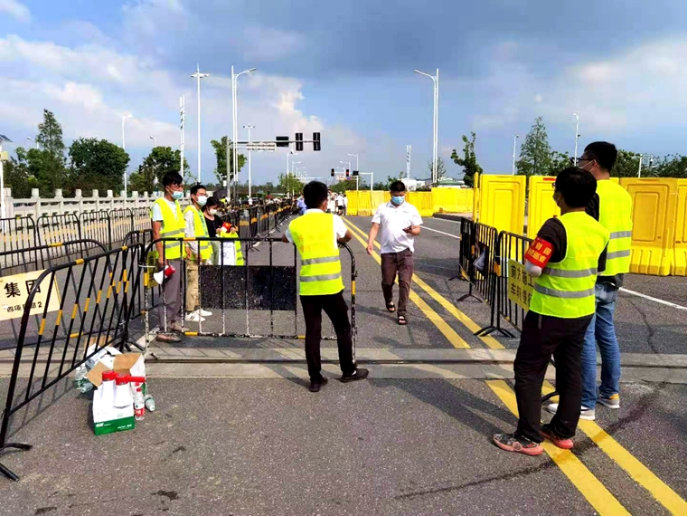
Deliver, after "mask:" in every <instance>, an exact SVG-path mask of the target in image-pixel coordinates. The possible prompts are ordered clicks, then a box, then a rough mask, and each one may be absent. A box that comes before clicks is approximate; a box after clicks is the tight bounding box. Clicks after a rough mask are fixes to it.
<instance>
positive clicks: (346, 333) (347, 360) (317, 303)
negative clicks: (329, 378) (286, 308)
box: [301, 291, 356, 380]
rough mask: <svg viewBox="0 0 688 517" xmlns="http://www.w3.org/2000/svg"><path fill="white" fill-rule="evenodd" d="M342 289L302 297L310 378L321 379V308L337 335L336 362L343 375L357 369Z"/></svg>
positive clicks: (347, 309)
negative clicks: (337, 361) (337, 357)
mask: <svg viewBox="0 0 688 517" xmlns="http://www.w3.org/2000/svg"><path fill="white" fill-rule="evenodd" d="M343 293H344V291H341V292H339V293H337V294H325V295H317V296H301V306H302V307H303V315H304V317H305V319H306V362H307V363H308V375H309V376H310V378H311V380H320V378H321V377H322V375H321V374H320V369H321V363H320V340H321V339H322V311H325V314H327V316H328V318H330V321H331V322H332V325H333V326H334V331H335V333H336V334H337V348H338V349H339V365H340V366H341V368H342V373H343V374H344V375H351V374H352V373H353V372H354V371H355V370H356V364H355V362H354V351H353V344H352V341H351V323H349V307H348V306H347V305H346V301H345V300H344V294H343Z"/></svg>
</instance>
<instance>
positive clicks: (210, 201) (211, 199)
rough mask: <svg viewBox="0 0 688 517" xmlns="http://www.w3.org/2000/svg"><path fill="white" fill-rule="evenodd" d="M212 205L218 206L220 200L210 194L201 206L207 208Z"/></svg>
mask: <svg viewBox="0 0 688 517" xmlns="http://www.w3.org/2000/svg"><path fill="white" fill-rule="evenodd" d="M214 206H220V201H219V200H218V199H217V198H216V197H215V196H210V197H209V198H208V201H206V202H205V206H204V207H203V208H205V209H206V210H207V209H209V208H212V207H214Z"/></svg>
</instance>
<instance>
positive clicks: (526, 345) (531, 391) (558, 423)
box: [514, 311, 592, 443]
mask: <svg viewBox="0 0 688 517" xmlns="http://www.w3.org/2000/svg"><path fill="white" fill-rule="evenodd" d="M591 320H592V315H590V316H585V317H583V318H573V319H564V318H555V317H553V316H543V315H541V314H538V313H536V312H533V311H529V312H528V314H526V317H525V319H524V321H523V332H522V333H521V342H520V343H519V345H518V352H517V353H516V360H515V361H514V377H515V379H516V384H515V391H516V402H517V403H518V415H519V419H518V428H517V430H516V432H517V433H518V434H520V435H521V436H525V437H526V438H528V439H529V440H532V441H534V442H538V443H539V442H542V436H541V435H540V414H541V409H542V408H541V406H542V402H541V400H542V382H543V381H544V379H545V373H546V372H547V365H548V363H549V359H550V357H551V356H552V355H553V356H554V361H555V363H556V369H557V377H556V384H557V392H558V393H559V409H558V410H557V414H556V415H554V418H552V422H551V425H552V430H553V432H554V433H556V434H557V435H558V436H560V437H561V438H572V437H573V436H574V435H575V434H576V426H577V425H578V419H579V418H580V408H581V393H582V387H581V353H582V351H583V342H584V341H585V331H586V330H587V328H588V325H589V324H590V321H591Z"/></svg>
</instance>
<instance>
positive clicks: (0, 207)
mask: <svg viewBox="0 0 688 517" xmlns="http://www.w3.org/2000/svg"><path fill="white" fill-rule="evenodd" d="M4 142H8V143H11V142H12V140H10V139H9V138H7V137H6V136H5V135H0V217H1V218H2V219H4V218H5V172H4V171H3V168H2V144H3V143H4ZM4 229H5V228H4V226H3V230H4Z"/></svg>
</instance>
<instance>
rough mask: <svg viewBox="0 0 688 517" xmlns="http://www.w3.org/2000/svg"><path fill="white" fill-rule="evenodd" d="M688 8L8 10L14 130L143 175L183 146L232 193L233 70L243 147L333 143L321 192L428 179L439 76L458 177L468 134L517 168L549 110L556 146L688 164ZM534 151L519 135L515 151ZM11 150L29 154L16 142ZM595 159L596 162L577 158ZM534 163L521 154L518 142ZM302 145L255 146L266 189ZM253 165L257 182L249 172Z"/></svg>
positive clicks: (355, 3)
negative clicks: (227, 144)
mask: <svg viewBox="0 0 688 517" xmlns="http://www.w3.org/2000/svg"><path fill="white" fill-rule="evenodd" d="M686 59H687V56H686V2H678V1H676V0H653V1H652V2H647V1H646V0H624V1H622V0H608V1H605V2H599V1H595V0H579V1H577V2H551V1H540V0H529V1H527V2H523V1H517V0H493V1H487V0H486V1H468V0H466V1H462V2H457V1H455V0H425V1H424V2H419V1H417V0H414V1H411V0H396V1H392V0H360V1H359V0H351V1H347V0H341V1H338V2H323V1H322V0H317V1H316V0H298V1H295V0H292V1H277V0H260V1H256V0H232V1H226V0H195V1H191V0H133V1H125V2H117V1H114V0H103V1H98V2H93V1H92V0H0V134H4V135H7V136H8V137H9V138H11V139H12V140H13V141H14V143H15V145H24V146H26V145H32V142H31V141H29V140H28V138H29V137H30V138H34V137H35V135H36V133H37V125H38V123H39V122H40V121H41V119H42V113H43V109H44V108H45V109H49V110H51V111H53V112H54V113H55V115H56V117H57V119H58V121H59V122H60V123H61V124H62V127H63V131H64V137H65V141H66V143H67V144H69V142H71V141H72V140H73V139H75V138H78V137H97V138H105V139H108V140H110V141H112V142H114V143H116V144H118V145H121V144H122V122H121V120H122V115H123V114H127V113H130V114H132V118H129V119H127V120H126V123H125V138H126V150H127V152H129V153H130V155H131V158H132V161H131V164H130V170H134V169H135V167H136V166H138V164H140V163H141V161H142V159H143V158H144V157H145V156H146V155H147V154H148V152H150V149H151V147H152V146H153V143H154V141H153V140H152V139H151V137H154V138H155V143H156V144H157V145H166V146H171V147H172V148H175V149H176V148H178V147H179V144H180V139H181V135H180V128H179V98H180V96H182V95H183V96H185V100H186V128H185V156H186V158H187V160H188V162H189V165H190V166H191V169H192V172H193V174H194V176H195V175H196V174H197V171H198V166H197V159H198V152H199V145H198V140H197V127H198V115H199V112H198V109H197V93H196V86H197V85H196V81H195V80H194V79H193V78H191V77H190V75H191V74H192V73H194V72H195V70H196V66H197V64H198V65H199V66H200V70H201V72H203V73H208V74H210V76H209V77H208V78H206V79H203V80H202V81H201V103H202V104H201V112H200V115H201V137H202V138H201V145H200V151H201V157H202V160H201V177H202V180H203V181H205V182H211V181H212V182H214V181H216V179H215V175H214V173H213V170H214V168H215V156H214V152H213V149H212V147H211V145H210V140H211V139H219V138H220V137H221V136H222V135H226V134H229V135H230V136H231V127H232V123H231V120H232V109H231V105H232V104H231V67H232V66H234V68H235V71H237V72H239V71H242V70H245V69H248V68H253V67H255V68H257V70H256V72H254V73H253V74H250V75H249V74H244V75H242V76H241V77H239V79H238V125H239V138H240V139H242V140H245V139H246V138H247V133H246V130H245V129H243V126H244V125H247V124H251V125H253V126H255V129H253V130H252V139H254V140H274V138H275V136H277V135H289V136H291V137H292V138H293V135H294V133H295V132H303V133H304V136H305V138H306V139H309V138H310V137H311V135H312V133H313V132H316V131H317V132H320V133H321V139H322V151H320V152H314V151H313V150H312V147H311V146H310V145H308V144H306V147H305V150H304V152H303V153H300V154H299V155H297V156H296V157H295V158H294V161H296V162H301V163H299V164H296V165H295V166H296V167H299V168H301V169H302V170H303V172H304V173H305V174H306V175H307V176H309V177H311V178H317V177H319V178H320V179H322V180H326V179H329V171H330V169H331V168H333V167H340V166H342V165H341V163H340V162H341V161H348V160H351V161H352V163H351V169H355V168H356V163H355V162H356V158H355V157H353V158H352V157H349V156H348V155H349V154H356V153H357V154H358V156H359V164H358V168H359V170H360V171H363V172H373V173H374V174H375V180H376V181H378V179H379V180H386V178H387V176H390V175H398V173H399V172H400V171H402V170H405V168H406V146H407V145H411V146H412V159H411V171H412V176H413V177H416V178H427V177H429V172H428V163H429V162H430V160H431V158H432V113H433V92H432V81H431V80H430V79H429V78H427V77H423V76H420V75H418V74H415V73H414V72H413V70H414V69H420V70H423V71H425V72H428V73H431V74H433V73H434V71H435V70H436V69H439V74H440V81H439V155H440V157H441V158H442V159H443V160H444V161H445V164H446V167H447V171H448V176H451V177H458V176H460V171H461V169H460V167H458V166H457V165H455V164H454V163H453V162H452V161H451V159H450V156H451V153H452V149H454V148H458V149H459V150H460V149H461V148H462V143H461V136H462V135H464V134H469V133H470V132H471V131H475V132H476V134H477V142H476V153H477V158H478V162H479V163H480V164H481V166H482V167H483V168H484V170H485V171H486V172H488V173H495V174H502V173H507V174H508V173H510V172H511V163H512V145H513V138H514V136H515V135H518V136H519V139H518V141H520V142H522V141H523V139H524V138H525V135H526V133H527V132H528V130H529V128H530V126H531V125H532V123H533V121H534V119H535V118H536V117H538V116H542V117H543V118H544V122H545V125H546V127H547V131H548V135H549V141H550V144H551V146H552V148H553V150H558V151H561V152H568V153H569V154H570V155H572V154H573V152H574V143H575V133H576V130H575V127H576V126H575V118H574V117H573V113H574V112H576V113H578V114H579V117H580V128H579V134H580V135H581V136H580V142H579V145H580V147H581V148H582V147H584V146H585V143H587V142H591V141H595V140H607V141H611V142H614V143H616V144H617V146H618V147H620V148H623V149H628V150H633V151H636V152H644V153H652V154H655V155H664V154H668V153H681V154H686V137H687V135H686V113H687V105H686V97H687V90H686V76H687V71H686ZM518 141H517V142H518ZM10 150H12V147H10ZM580 152H581V151H580V149H579V154H580ZM517 154H518V148H517ZM286 157H287V151H286V149H279V150H278V151H277V152H274V153H269V152H254V153H252V175H253V181H254V183H262V182H266V181H273V182H276V180H277V175H278V174H279V173H281V172H284V169H285V166H286ZM246 172H247V171H246V170H242V172H241V175H240V180H241V181H242V182H243V181H245V180H246V178H247V176H246Z"/></svg>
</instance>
